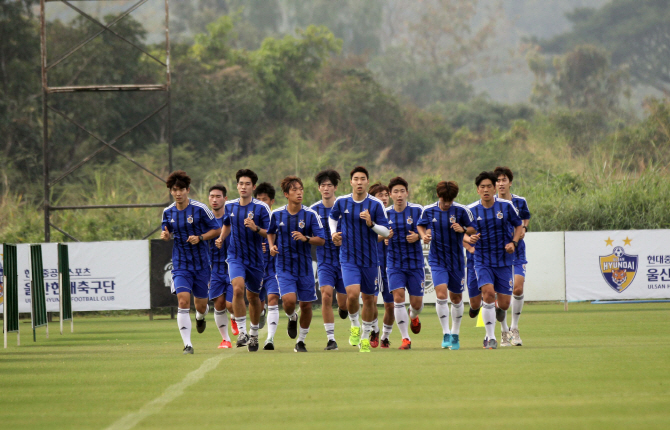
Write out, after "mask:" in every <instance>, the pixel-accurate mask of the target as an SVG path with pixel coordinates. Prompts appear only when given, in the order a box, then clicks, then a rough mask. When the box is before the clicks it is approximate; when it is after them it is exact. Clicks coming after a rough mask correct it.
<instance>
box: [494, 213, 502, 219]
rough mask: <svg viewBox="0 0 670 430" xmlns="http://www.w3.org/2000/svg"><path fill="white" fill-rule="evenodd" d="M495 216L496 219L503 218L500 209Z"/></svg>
mask: <svg viewBox="0 0 670 430" xmlns="http://www.w3.org/2000/svg"><path fill="white" fill-rule="evenodd" d="M496 216H497V217H498V219H503V214H502V211H498V214H497V215H496Z"/></svg>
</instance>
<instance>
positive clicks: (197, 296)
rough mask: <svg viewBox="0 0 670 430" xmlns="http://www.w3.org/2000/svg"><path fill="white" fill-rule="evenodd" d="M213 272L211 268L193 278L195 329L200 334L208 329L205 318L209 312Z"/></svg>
mask: <svg viewBox="0 0 670 430" xmlns="http://www.w3.org/2000/svg"><path fill="white" fill-rule="evenodd" d="M210 279H211V272H210V270H209V268H207V270H202V271H200V272H198V273H196V274H195V276H194V278H193V291H192V294H193V303H194V305H195V327H196V329H197V330H198V333H202V332H204V331H205V328H207V321H206V320H205V316H206V315H207V313H208V312H209V281H210Z"/></svg>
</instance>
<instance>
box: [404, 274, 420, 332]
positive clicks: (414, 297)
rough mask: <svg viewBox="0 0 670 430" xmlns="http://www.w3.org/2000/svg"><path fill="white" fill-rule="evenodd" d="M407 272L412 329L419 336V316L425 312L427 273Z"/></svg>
mask: <svg viewBox="0 0 670 430" xmlns="http://www.w3.org/2000/svg"><path fill="white" fill-rule="evenodd" d="M405 272H406V275H405V279H406V282H407V291H408V292H409V309H410V313H409V318H410V320H411V325H410V328H411V329H412V333H414V334H418V333H419V332H420V331H421V321H420V320H419V314H420V313H421V311H422V310H423V281H424V276H425V272H424V270H423V269H415V270H406V271H405Z"/></svg>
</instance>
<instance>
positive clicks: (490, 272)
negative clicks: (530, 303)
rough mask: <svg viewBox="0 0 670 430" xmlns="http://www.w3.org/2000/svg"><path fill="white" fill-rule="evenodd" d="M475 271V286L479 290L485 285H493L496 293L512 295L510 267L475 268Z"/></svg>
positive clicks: (512, 283) (512, 284) (512, 282)
mask: <svg viewBox="0 0 670 430" xmlns="http://www.w3.org/2000/svg"><path fill="white" fill-rule="evenodd" d="M475 270H476V271H477V284H478V286H479V289H480V290H481V288H482V287H483V286H484V285H486V284H493V289H494V290H495V292H496V293H498V294H507V295H508V296H511V295H512V290H513V289H514V277H513V276H512V266H504V267H475Z"/></svg>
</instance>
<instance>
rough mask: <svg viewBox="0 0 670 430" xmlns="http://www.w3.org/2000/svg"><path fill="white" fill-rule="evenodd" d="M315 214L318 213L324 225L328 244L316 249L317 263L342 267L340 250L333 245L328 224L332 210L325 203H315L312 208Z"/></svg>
mask: <svg viewBox="0 0 670 430" xmlns="http://www.w3.org/2000/svg"><path fill="white" fill-rule="evenodd" d="M310 209H312V210H313V211H314V212H316V213H317V215H318V216H319V219H320V220H321V224H322V225H323V230H324V234H325V235H326V244H325V245H324V246H317V247H316V261H317V262H318V263H319V265H321V264H324V265H329V266H335V267H339V266H340V248H339V247H337V246H335V244H334V243H333V235H332V233H331V231H330V225H329V224H328V216H329V215H330V211H331V209H332V208H327V207H325V206H324V205H323V202H322V201H321V202H317V203H314V204H313V205H312V206H310Z"/></svg>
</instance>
